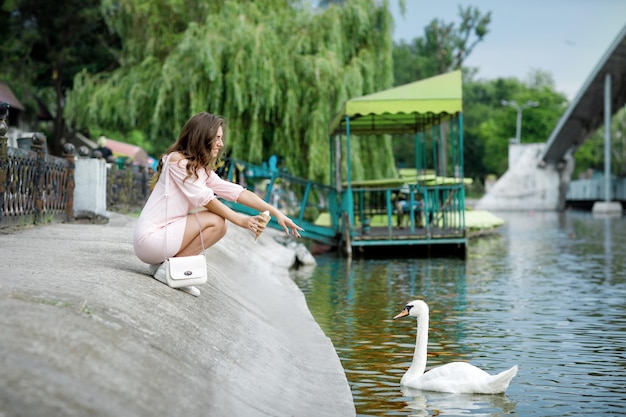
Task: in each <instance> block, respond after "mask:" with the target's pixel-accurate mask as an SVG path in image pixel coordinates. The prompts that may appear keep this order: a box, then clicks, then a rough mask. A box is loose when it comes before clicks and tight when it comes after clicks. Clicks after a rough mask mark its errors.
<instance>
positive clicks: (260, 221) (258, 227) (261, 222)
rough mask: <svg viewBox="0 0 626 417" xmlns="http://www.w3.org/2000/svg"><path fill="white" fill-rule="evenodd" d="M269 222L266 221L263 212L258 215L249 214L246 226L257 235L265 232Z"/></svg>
mask: <svg viewBox="0 0 626 417" xmlns="http://www.w3.org/2000/svg"><path fill="white" fill-rule="evenodd" d="M267 223H268V222H266V221H265V219H264V218H263V216H262V215H261V214H258V215H256V216H248V218H247V219H246V222H245V224H244V227H245V228H246V229H248V230H250V231H251V232H252V233H253V234H254V235H255V236H258V235H260V234H261V233H263V231H265V228H266V227H267Z"/></svg>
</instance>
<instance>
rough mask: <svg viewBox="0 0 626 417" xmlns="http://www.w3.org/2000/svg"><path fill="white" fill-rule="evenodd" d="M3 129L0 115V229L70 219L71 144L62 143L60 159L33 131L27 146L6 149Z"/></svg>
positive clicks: (72, 172)
mask: <svg viewBox="0 0 626 417" xmlns="http://www.w3.org/2000/svg"><path fill="white" fill-rule="evenodd" d="M7 130H8V127H7V124H6V121H5V120H4V119H2V118H0V203H2V211H1V212H0V228H3V227H8V226H24V225H28V224H38V223H42V222H48V221H54V220H56V221H59V220H60V221H64V220H68V219H69V218H71V217H72V211H73V195H74V145H72V144H66V145H65V147H64V156H63V157H62V158H59V157H55V156H51V155H48V154H47V152H46V150H45V148H46V147H45V136H44V135H43V134H41V133H36V134H35V135H34V136H33V138H32V145H31V149H29V150H28V149H19V148H12V147H11V148H9V147H8V139H7V137H6V133H7Z"/></svg>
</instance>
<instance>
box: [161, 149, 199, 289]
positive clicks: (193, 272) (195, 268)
mask: <svg viewBox="0 0 626 417" xmlns="http://www.w3.org/2000/svg"><path fill="white" fill-rule="evenodd" d="M170 156H172V154H169V155H168V156H167V158H165V164H164V165H163V171H162V173H161V175H163V174H165V194H164V197H165V224H166V226H165V242H166V244H165V248H164V251H165V271H166V273H165V278H166V280H167V285H169V286H170V287H172V288H180V287H189V286H191V285H199V284H205V283H206V281H207V265H206V257H205V256H204V239H203V238H202V227H201V226H200V220H198V213H196V221H197V222H198V228H200V242H201V243H202V252H203V253H201V254H200V255H195V256H175V257H171V258H168V257H167V222H168V217H167V200H168V198H169V192H170V189H169V187H170V172H169V161H170Z"/></svg>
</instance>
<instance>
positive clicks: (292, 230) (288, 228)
mask: <svg viewBox="0 0 626 417" xmlns="http://www.w3.org/2000/svg"><path fill="white" fill-rule="evenodd" d="M276 221H277V222H278V224H279V225H280V227H282V228H283V230H284V231H285V232H286V233H287V234H288V235H293V236H295V237H301V236H300V231H301V230H304V229H303V228H301V227H300V226H298V225H297V224H295V223H294V222H293V220H291V219H290V218H289V217H287V216H285V215H284V214H283V213H282V212H279V215H278V216H276Z"/></svg>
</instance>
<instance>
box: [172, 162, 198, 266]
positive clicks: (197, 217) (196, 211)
mask: <svg viewBox="0 0 626 417" xmlns="http://www.w3.org/2000/svg"><path fill="white" fill-rule="evenodd" d="M171 156H172V154H171V153H170V154H169V155H167V157H165V162H164V163H163V168H162V170H161V175H165V192H164V193H163V197H165V244H164V245H163V253H164V255H165V257H164V259H167V258H168V256H167V222H168V216H167V200H168V199H169V196H170V157H171ZM196 222H197V223H198V228H199V229H200V243H201V244H202V252H204V238H203V237H202V226H201V225H200V219H199V218H198V212H197V211H196Z"/></svg>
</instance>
